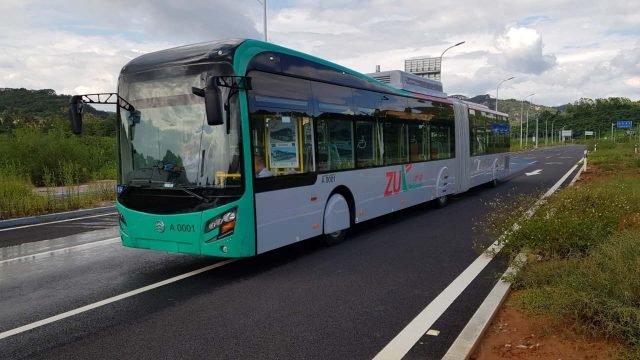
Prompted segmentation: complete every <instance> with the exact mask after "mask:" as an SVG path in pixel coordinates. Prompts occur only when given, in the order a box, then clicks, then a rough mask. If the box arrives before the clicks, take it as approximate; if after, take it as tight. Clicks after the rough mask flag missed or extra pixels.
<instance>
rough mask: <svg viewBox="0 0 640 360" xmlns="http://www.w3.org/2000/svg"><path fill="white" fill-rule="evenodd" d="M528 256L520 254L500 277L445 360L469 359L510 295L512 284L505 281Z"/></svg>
mask: <svg viewBox="0 0 640 360" xmlns="http://www.w3.org/2000/svg"><path fill="white" fill-rule="evenodd" d="M525 261H526V255H525V254H524V253H520V254H518V256H517V257H516V259H515V260H514V261H513V263H512V264H511V266H509V268H508V269H507V270H506V271H505V272H504V274H503V275H502V276H501V277H500V280H498V282H497V283H496V285H495V286H494V287H493V289H491V292H489V295H487V297H486V298H485V299H484V301H483V302H482V304H481V305H480V307H479V308H478V310H476V312H475V313H474V314H473V316H472V317H471V319H470V320H469V322H468V323H467V325H466V326H465V327H464V329H462V332H460V335H458V337H457V338H456V340H455V341H454V342H453V344H452V345H451V347H450V348H449V350H448V351H447V353H446V354H445V355H444V356H443V357H442V359H443V360H459V359H469V358H470V356H471V354H472V353H473V351H474V350H475V349H476V346H477V345H478V343H479V342H480V339H481V338H482V336H483V335H484V333H485V331H486V330H487V329H488V328H489V325H490V324H491V321H492V320H493V318H494V317H495V315H496V314H497V313H498V309H500V306H502V303H503V302H504V300H505V299H506V298H507V295H509V292H510V290H511V284H510V283H508V282H506V281H505V280H504V277H505V276H508V275H512V274H515V273H517V272H518V271H519V270H520V267H522V265H524V263H525Z"/></svg>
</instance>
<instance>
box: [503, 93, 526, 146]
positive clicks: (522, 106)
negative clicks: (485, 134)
mask: <svg viewBox="0 0 640 360" xmlns="http://www.w3.org/2000/svg"><path fill="white" fill-rule="evenodd" d="M535 94H536V93H533V94H529V95H527V96H525V97H524V98H523V99H522V101H521V102H520V148H522V125H523V121H522V120H523V119H522V115H523V113H524V111H523V110H524V101H525V100H526V99H527V98H528V97H529V96H533V95H535ZM496 100H498V99H497V98H496ZM496 104H497V103H496ZM528 125H529V122H528V121H527V126H528ZM527 130H529V128H528V127H527ZM528 135H529V134H528V133H527V136H528Z"/></svg>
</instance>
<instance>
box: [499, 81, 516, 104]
mask: <svg viewBox="0 0 640 360" xmlns="http://www.w3.org/2000/svg"><path fill="white" fill-rule="evenodd" d="M513 79H515V77H514V76H512V77H510V78H508V79H504V80H502V81H500V82H499V83H498V86H496V112H497V111H498V89H500V85H502V83H503V82H505V81H509V80H513Z"/></svg>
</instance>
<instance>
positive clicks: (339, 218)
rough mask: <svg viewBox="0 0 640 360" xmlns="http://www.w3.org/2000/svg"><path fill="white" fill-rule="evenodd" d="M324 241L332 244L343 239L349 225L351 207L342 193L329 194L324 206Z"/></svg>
mask: <svg viewBox="0 0 640 360" xmlns="http://www.w3.org/2000/svg"><path fill="white" fill-rule="evenodd" d="M323 221H324V224H323V225H324V227H323V232H324V236H323V238H324V242H325V244H327V245H333V244H337V243H339V242H341V241H342V240H344V238H345V236H346V235H347V230H349V228H350V227H351V209H350V208H349V203H348V202H347V200H346V199H345V197H344V196H343V195H342V194H339V193H336V194H333V195H331V197H330V198H329V201H327V205H325V208H324V220H323Z"/></svg>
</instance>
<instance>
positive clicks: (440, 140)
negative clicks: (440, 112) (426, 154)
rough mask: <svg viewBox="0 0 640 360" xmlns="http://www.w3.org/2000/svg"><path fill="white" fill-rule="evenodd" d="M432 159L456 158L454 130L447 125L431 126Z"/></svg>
mask: <svg viewBox="0 0 640 360" xmlns="http://www.w3.org/2000/svg"><path fill="white" fill-rule="evenodd" d="M429 130H430V131H431V159H433V160H439V159H450V158H453V157H454V154H455V145H454V138H453V129H452V127H451V126H449V125H447V124H431V126H430V128H429Z"/></svg>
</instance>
